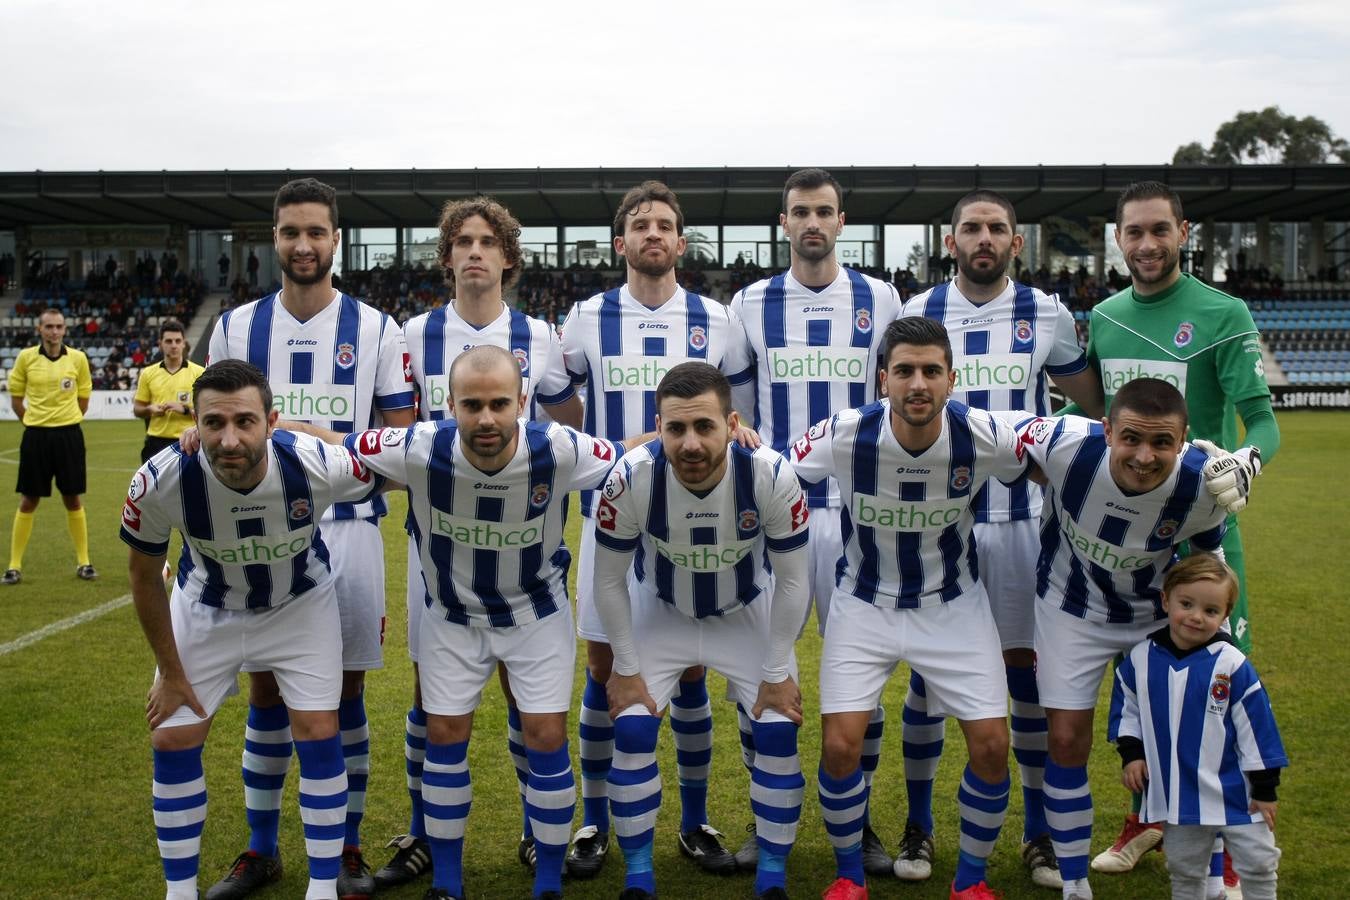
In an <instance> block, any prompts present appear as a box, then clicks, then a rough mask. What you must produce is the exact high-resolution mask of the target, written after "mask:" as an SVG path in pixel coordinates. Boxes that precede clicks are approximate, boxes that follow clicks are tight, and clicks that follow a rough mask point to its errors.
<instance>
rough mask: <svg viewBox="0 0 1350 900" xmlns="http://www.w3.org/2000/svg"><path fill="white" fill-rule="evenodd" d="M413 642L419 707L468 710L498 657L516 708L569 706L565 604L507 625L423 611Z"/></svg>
mask: <svg viewBox="0 0 1350 900" xmlns="http://www.w3.org/2000/svg"><path fill="white" fill-rule="evenodd" d="M418 644H419V653H420V655H421V660H420V661H419V662H418V680H419V682H420V684H421V687H422V708H423V709H425V710H426V711H427V712H429V713H432V714H434V715H438V716H462V715H466V714H468V713H471V712H473V711H474V710H475V709H477V708H478V701H479V700H480V698H481V697H482V693H483V685H485V684H487V682H488V680H489V679H490V678H492V673H493V672H494V671H496V669H497V663H498V662H501V663H503V664H504V665H505V666H506V672H507V674H508V675H509V676H510V679H511V694H512V696H514V697H515V700H516V708H517V709H519V710H520V711H521V712H526V713H558V712H561V713H565V712H567V711H568V709H570V708H571V706H572V678H573V676H574V674H575V670H576V660H577V641H576V638H575V637H573V636H572V610H571V609H570V608H568V607H567V606H563V608H562V609H560V610H558V611H557V612H555V613H553V614H552V615H548V616H545V617H544V618H542V619H538V620H536V621H534V622H530V623H528V624H525V625H513V626H511V627H509V628H478V627H475V626H472V625H459V624H457V623H455V622H450V621H448V620H447V619H446V618H445V617H444V616H441V615H436V614H434V613H431V612H428V613H427V614H426V615H424V616H422V626H421V635H420V636H419V638H418Z"/></svg>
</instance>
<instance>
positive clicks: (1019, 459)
mask: <svg viewBox="0 0 1350 900" xmlns="http://www.w3.org/2000/svg"><path fill="white" fill-rule="evenodd" d="M986 421H987V422H988V423H989V429H990V433H991V435H992V437H993V452H992V453H991V455H990V470H989V474H990V476H991V477H993V478H997V479H998V480H999V481H1001V482H1003V483H1004V484H1012V483H1013V482H1015V481H1016V480H1017V479H1018V478H1021V477H1022V475H1023V474H1025V473H1026V470H1027V462H1028V459H1027V455H1026V453H1024V452H1023V451H1022V444H1021V435H1019V434H1018V432H1017V431H1016V430H1015V429H1014V428H1012V427H1011V426H1009V425H1008V424H1006V423H1004V422H1003V421H1001V420H1000V419H998V418H997V417H995V416H989V417H988V419H987V420H986Z"/></svg>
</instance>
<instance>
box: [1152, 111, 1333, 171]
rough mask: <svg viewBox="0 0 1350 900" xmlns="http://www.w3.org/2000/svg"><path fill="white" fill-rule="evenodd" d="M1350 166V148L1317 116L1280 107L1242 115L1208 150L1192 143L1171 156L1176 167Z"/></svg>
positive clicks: (1217, 135) (1226, 125) (1219, 133)
mask: <svg viewBox="0 0 1350 900" xmlns="http://www.w3.org/2000/svg"><path fill="white" fill-rule="evenodd" d="M1337 159H1339V160H1340V161H1341V162H1350V144H1347V143H1346V141H1345V140H1344V139H1343V138H1340V137H1337V136H1336V135H1335V134H1333V133H1332V131H1331V126H1329V125H1328V124H1327V123H1326V122H1323V121H1322V120H1321V119H1319V118H1317V117H1316V116H1304V117H1303V118H1301V119H1300V118H1299V117H1298V116H1291V115H1288V114H1286V113H1285V112H1284V111H1283V110H1281V109H1280V108H1279V107H1278V106H1267V107H1266V108H1265V109H1263V110H1261V111H1259V112H1256V111H1249V112H1239V113H1238V114H1237V115H1235V116H1234V117H1233V118H1232V119H1230V120H1229V121H1227V122H1224V123H1223V124H1222V125H1220V126H1219V127H1218V129H1217V130H1216V131H1215V132H1214V142H1213V143H1212V144H1211V145H1210V147H1209V149H1208V150H1206V149H1205V148H1204V147H1203V146H1201V144H1200V143H1198V142H1196V141H1192V142H1191V143H1189V144H1184V145H1182V146H1180V147H1178V148H1177V150H1176V153H1174V154H1172V164H1173V165H1196V164H1203V163H1210V164H1212V165H1237V164H1240V163H1286V164H1291V165H1306V164H1315V163H1326V162H1333V161H1335V160H1337Z"/></svg>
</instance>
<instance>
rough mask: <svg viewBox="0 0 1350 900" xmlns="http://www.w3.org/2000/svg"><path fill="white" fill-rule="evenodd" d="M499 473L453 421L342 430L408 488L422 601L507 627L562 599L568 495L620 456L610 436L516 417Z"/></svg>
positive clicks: (349, 442)
mask: <svg viewBox="0 0 1350 900" xmlns="http://www.w3.org/2000/svg"><path fill="white" fill-rule="evenodd" d="M516 427H517V440H516V452H515V455H514V456H513V457H512V458H511V461H510V462H508V463H507V464H506V465H505V466H504V467H502V468H501V469H500V470H498V471H496V472H493V473H491V474H488V473H486V472H483V471H481V470H479V469H478V468H476V467H475V466H474V465H473V464H472V463H470V462H469V461H468V460H467V459H466V458H465V457H464V452H463V450H462V449H461V447H460V439H459V429H458V427H457V425H456V423H455V421H454V420H453V419H447V420H445V421H443V422H418V423H417V424H416V425H414V426H413V427H412V428H380V429H376V430H373V431H365V432H361V433H359V434H351V435H347V437H346V438H345V439H344V443H345V445H346V446H347V448H348V449H350V450H353V451H354V452H355V453H356V454H357V457H358V458H359V459H360V461H361V462H362V463H364V464H365V465H366V466H367V467H369V468H370V469H371V470H373V471H375V472H379V473H380V474H381V475H386V476H388V477H389V478H391V479H393V480H394V481H399V482H402V483H404V484H406V485H407V486H408V508H409V510H410V511H411V512H412V533H413V538H414V540H416V542H417V548H418V553H419V554H420V555H421V557H422V572H423V574H424V575H425V581H426V586H427V597H426V602H427V606H428V607H430V606H431V604H432V603H434V602H437V601H439V602H440V604H441V606H442V608H443V610H444V612H445V617H446V618H447V619H449V620H450V621H451V622H456V623H458V624H461V625H472V626H479V627H497V628H506V627H510V626H512V625H523V624H525V623H527V622H533V621H535V620H536V619H542V618H544V617H545V616H547V615H550V614H552V613H555V612H557V611H558V610H559V609H562V608H564V607H565V606H566V604H567V568H568V566H569V565H570V564H571V555H570V554H569V553H568V552H567V548H566V547H565V546H563V542H562V535H563V519H564V517H565V513H566V504H565V503H564V502H563V501H564V498H565V497H566V496H567V494H568V492H570V491H575V490H580V489H582V488H586V489H594V488H597V487H599V486H600V485H602V484H604V481H605V476H606V475H608V474H609V470H610V469H611V468H612V467H613V465H614V462H615V461H616V460H617V459H618V458H619V454H618V452H617V451H616V450H615V447H614V445H613V444H611V443H610V442H609V441H605V440H600V439H598V438H592V437H591V436H590V435H586V434H582V433H581V432H578V431H573V430H572V429H571V428H567V427H565V426H563V425H558V424H556V423H555V424H549V425H541V424H538V423H535V422H530V423H517V426H516Z"/></svg>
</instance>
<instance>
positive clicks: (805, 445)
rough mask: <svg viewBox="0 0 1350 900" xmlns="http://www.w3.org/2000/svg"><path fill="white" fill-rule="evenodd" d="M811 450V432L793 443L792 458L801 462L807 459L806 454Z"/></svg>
mask: <svg viewBox="0 0 1350 900" xmlns="http://www.w3.org/2000/svg"><path fill="white" fill-rule="evenodd" d="M810 452H811V435H810V433H809V432H808V433H807V434H804V435H802V436H801V437H799V438H797V440H796V441H794V442H793V443H792V458H793V459H795V460H796V461H798V462H801V461H802V460H803V459H806V455H807V454H808V453H810Z"/></svg>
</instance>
